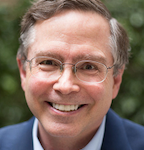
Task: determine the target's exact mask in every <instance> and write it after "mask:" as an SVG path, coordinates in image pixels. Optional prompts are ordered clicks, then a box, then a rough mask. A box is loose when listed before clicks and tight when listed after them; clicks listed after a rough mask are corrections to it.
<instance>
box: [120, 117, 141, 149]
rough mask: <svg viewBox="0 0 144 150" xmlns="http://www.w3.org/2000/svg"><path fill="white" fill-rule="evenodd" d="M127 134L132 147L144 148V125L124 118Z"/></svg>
mask: <svg viewBox="0 0 144 150" xmlns="http://www.w3.org/2000/svg"><path fill="white" fill-rule="evenodd" d="M122 122H123V125H124V128H125V132H126V135H127V137H128V140H129V142H130V144H131V145H132V147H134V148H135V149H136V146H139V147H140V146H141V145H142V147H141V149H144V127H143V126H141V125H139V124H136V123H134V122H132V121H129V120H127V119H122Z"/></svg>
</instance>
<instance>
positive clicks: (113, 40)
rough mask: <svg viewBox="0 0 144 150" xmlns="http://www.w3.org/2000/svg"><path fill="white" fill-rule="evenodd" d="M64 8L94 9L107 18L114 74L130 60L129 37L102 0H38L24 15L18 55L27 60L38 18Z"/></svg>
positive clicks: (42, 18)
mask: <svg viewBox="0 0 144 150" xmlns="http://www.w3.org/2000/svg"><path fill="white" fill-rule="evenodd" d="M63 10H81V11H94V12H96V13H98V14H100V15H101V16H103V17H104V18H106V19H107V20H108V22H109V25H110V32H111V35H110V47H111V53H112V55H113V59H114V74H117V73H118V70H119V69H121V68H122V67H123V65H126V64H127V63H128V62H129V50H130V46H129V39H128V36H127V33H126V31H125V29H124V28H123V27H122V26H121V25H120V24H119V23H118V22H117V20H116V19H114V18H112V17H111V14H110V13H109V11H108V9H107V8H106V6H105V5H104V4H103V3H102V2H101V1H100V0H38V1H37V2H34V3H33V5H32V6H31V8H30V9H29V10H28V11H27V13H26V14H25V15H24V17H23V19H22V22H21V35H20V47H19V49H18V53H17V57H19V58H20V59H21V60H22V61H23V62H25V60H26V57H27V53H28V48H29V46H30V44H31V43H32V42H34V37H35V32H34V25H35V23H36V22H37V21H38V20H47V19H49V18H51V17H52V16H53V15H54V14H56V13H59V12H61V11H63Z"/></svg>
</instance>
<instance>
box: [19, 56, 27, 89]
mask: <svg viewBox="0 0 144 150" xmlns="http://www.w3.org/2000/svg"><path fill="white" fill-rule="evenodd" d="M17 64H18V68H19V72H20V78H21V86H22V89H23V90H24V91H25V80H26V71H25V68H24V64H23V63H22V61H21V60H20V59H19V58H17Z"/></svg>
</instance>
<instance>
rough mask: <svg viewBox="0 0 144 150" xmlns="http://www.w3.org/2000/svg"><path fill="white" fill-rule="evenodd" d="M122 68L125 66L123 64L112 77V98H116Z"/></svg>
mask: <svg viewBox="0 0 144 150" xmlns="http://www.w3.org/2000/svg"><path fill="white" fill-rule="evenodd" d="M124 68H125V66H123V67H122V68H121V69H119V72H118V74H117V75H116V76H114V77H113V80H114V84H113V97H112V99H114V98H116V96H117V94H118V92H119V89H120V85H121V82H122V76H123V72H124Z"/></svg>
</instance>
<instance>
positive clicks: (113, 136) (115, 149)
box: [0, 109, 144, 150]
mask: <svg viewBox="0 0 144 150" xmlns="http://www.w3.org/2000/svg"><path fill="white" fill-rule="evenodd" d="M33 122H34V117H33V118H32V119H30V120H29V121H27V122H24V123H21V124H17V125H12V126H8V127H4V128H1V129H0V150H33V143H32V127H33ZM101 150H144V127H143V126H140V125H138V124H135V123H132V122H130V121H128V120H125V119H122V118H120V117H119V116H118V115H117V114H115V113H114V112H113V111H112V110H111V109H110V110H109V111H108V113H107V118H106V128H105V134H104V139H103V143H102V148H101Z"/></svg>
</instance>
